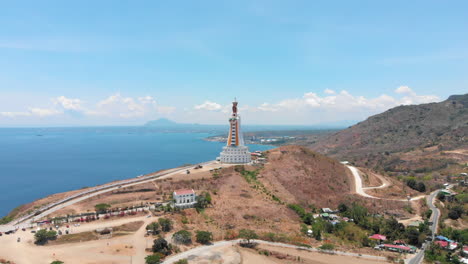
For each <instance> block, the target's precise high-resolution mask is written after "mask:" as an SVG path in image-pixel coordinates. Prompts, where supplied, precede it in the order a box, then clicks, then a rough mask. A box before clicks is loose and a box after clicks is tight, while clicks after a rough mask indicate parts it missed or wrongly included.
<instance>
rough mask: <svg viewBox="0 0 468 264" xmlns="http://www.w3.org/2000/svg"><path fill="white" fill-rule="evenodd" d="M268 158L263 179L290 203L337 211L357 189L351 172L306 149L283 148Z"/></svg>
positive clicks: (274, 151)
mask: <svg viewBox="0 0 468 264" xmlns="http://www.w3.org/2000/svg"><path fill="white" fill-rule="evenodd" d="M268 158H269V163H268V164H266V165H265V168H264V169H263V170H262V171H261V173H260V179H261V181H262V182H263V183H264V184H265V186H267V188H269V189H271V190H273V191H274V194H275V195H276V196H278V197H279V198H280V199H282V200H284V201H285V202H287V203H300V204H303V205H310V204H313V205H315V206H318V207H336V206H337V205H338V204H339V202H341V201H343V200H344V199H345V197H346V196H347V195H349V194H350V193H351V192H352V189H354V182H353V180H352V179H351V178H350V175H349V174H348V173H349V171H348V169H346V168H345V167H344V166H343V165H342V164H340V163H339V162H338V161H336V160H334V159H331V158H329V157H326V156H323V155H321V154H318V153H315V152H313V151H311V150H309V149H307V148H305V147H299V146H283V147H280V148H277V149H274V150H271V151H270V152H269V154H268Z"/></svg>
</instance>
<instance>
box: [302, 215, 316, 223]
mask: <svg viewBox="0 0 468 264" xmlns="http://www.w3.org/2000/svg"><path fill="white" fill-rule="evenodd" d="M302 222H304V224H306V225H311V224H313V223H314V216H313V215H312V214H311V213H306V214H305V215H304V216H303V217H302Z"/></svg>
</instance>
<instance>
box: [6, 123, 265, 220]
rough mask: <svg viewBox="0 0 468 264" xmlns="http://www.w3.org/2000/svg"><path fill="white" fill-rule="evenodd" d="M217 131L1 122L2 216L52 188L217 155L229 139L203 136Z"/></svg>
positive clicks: (98, 181)
mask: <svg viewBox="0 0 468 264" xmlns="http://www.w3.org/2000/svg"><path fill="white" fill-rule="evenodd" d="M213 133H219V131H216V132H213ZM213 133H207V132H186V133H183V132H177V133H174V132H164V131H161V130H160V129H157V128H148V127H80V128H0V216H4V215H6V214H8V212H10V211H11V210H12V209H13V208H15V207H17V206H19V205H21V204H24V203H29V202H32V201H34V200H36V199H39V198H42V197H45V196H47V195H50V194H53V193H58V192H64V191H70V190H75V189H79V188H82V187H91V186H95V185H99V184H103V183H107V182H111V181H115V180H121V179H126V178H132V177H135V176H138V175H140V174H146V173H150V172H154V171H158V170H161V169H168V168H174V167H177V166H181V165H184V164H194V163H199V162H204V161H209V160H214V159H216V157H217V156H218V155H219V152H220V151H221V149H222V146H223V145H224V144H223V143H220V142H209V141H205V140H203V139H204V138H206V137H208V136H211V135H213ZM249 147H250V150H251V151H255V150H267V149H270V148H272V147H271V146H266V145H249Z"/></svg>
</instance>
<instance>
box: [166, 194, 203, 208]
mask: <svg viewBox="0 0 468 264" xmlns="http://www.w3.org/2000/svg"><path fill="white" fill-rule="evenodd" d="M172 198H173V199H174V206H175V207H177V208H180V209H185V208H191V207H194V206H195V204H196V203H197V195H196V194H195V191H194V190H193V189H190V190H189V189H181V190H176V191H174V192H173V193H172Z"/></svg>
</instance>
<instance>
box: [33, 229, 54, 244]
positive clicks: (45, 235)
mask: <svg viewBox="0 0 468 264" xmlns="http://www.w3.org/2000/svg"><path fill="white" fill-rule="evenodd" d="M56 238H57V232H55V231H52V230H51V231H47V229H41V230H39V231H37V232H36V234H34V239H35V242H34V243H35V244H37V245H44V244H46V243H47V242H48V241H49V240H54V239H56Z"/></svg>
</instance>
